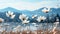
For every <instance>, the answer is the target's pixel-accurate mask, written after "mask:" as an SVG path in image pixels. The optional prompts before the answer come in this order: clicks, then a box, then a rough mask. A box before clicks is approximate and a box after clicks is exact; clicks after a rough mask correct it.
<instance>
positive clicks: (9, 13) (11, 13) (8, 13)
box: [6, 11, 15, 19]
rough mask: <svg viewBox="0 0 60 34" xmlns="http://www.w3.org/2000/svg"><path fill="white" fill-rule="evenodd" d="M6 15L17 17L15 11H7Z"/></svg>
mask: <svg viewBox="0 0 60 34" xmlns="http://www.w3.org/2000/svg"><path fill="white" fill-rule="evenodd" d="M6 16H7V17H10V18H11V19H13V18H14V17H15V14H14V13H13V12H10V11H8V12H7V13H6Z"/></svg>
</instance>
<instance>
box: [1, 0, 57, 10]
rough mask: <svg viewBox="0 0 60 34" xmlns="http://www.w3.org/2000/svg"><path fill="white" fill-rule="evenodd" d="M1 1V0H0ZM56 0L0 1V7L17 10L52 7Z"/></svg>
mask: <svg viewBox="0 0 60 34" xmlns="http://www.w3.org/2000/svg"><path fill="white" fill-rule="evenodd" d="M0 2H1V1H0ZM56 4H57V1H41V2H33V3H31V2H22V1H20V2H1V3H0V9H2V8H6V7H13V8H16V9H19V10H36V9H39V8H42V7H54V6H55V5H56Z"/></svg>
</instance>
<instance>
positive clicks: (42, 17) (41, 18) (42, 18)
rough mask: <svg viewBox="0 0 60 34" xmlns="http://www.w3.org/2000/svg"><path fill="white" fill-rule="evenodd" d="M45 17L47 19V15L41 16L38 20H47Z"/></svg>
mask: <svg viewBox="0 0 60 34" xmlns="http://www.w3.org/2000/svg"><path fill="white" fill-rule="evenodd" d="M45 19H46V17H44V16H40V17H38V18H37V21H38V22H40V21H42V20H45Z"/></svg>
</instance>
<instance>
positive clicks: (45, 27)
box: [0, 22, 60, 34]
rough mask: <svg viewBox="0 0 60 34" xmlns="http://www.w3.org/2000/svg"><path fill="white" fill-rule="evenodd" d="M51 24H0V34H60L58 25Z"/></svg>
mask: <svg viewBox="0 0 60 34" xmlns="http://www.w3.org/2000/svg"><path fill="white" fill-rule="evenodd" d="M55 26H56V24H53V23H40V24H35V23H32V24H31V23H30V24H21V23H13V22H12V23H0V34H60V25H59V24H58V25H57V27H55Z"/></svg>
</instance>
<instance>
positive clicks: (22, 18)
mask: <svg viewBox="0 0 60 34" xmlns="http://www.w3.org/2000/svg"><path fill="white" fill-rule="evenodd" d="M19 19H21V21H24V20H27V19H28V17H27V16H26V15H24V14H22V15H20V16H19Z"/></svg>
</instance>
